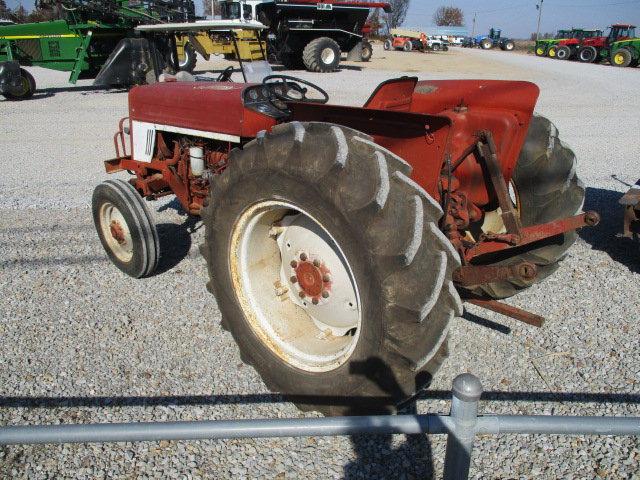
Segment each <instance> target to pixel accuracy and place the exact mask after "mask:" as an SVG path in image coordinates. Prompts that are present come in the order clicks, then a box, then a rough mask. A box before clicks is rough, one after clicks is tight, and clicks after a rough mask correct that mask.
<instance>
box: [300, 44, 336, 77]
mask: <svg viewBox="0 0 640 480" xmlns="http://www.w3.org/2000/svg"><path fill="white" fill-rule="evenodd" d="M341 55H342V52H341V50H340V45H338V42H336V41H335V40H334V39H332V38H329V37H320V38H316V39H315V40H311V41H310V42H309V43H308V44H307V46H306V47H304V51H303V52H302V61H303V62H304V66H305V67H307V70H309V71H310V72H319V73H328V72H335V71H336V70H337V69H338V66H339V65H340V57H341Z"/></svg>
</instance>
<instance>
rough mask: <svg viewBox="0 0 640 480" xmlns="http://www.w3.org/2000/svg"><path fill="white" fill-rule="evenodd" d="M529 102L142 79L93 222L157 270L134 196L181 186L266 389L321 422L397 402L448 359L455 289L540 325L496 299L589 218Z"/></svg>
mask: <svg viewBox="0 0 640 480" xmlns="http://www.w3.org/2000/svg"><path fill="white" fill-rule="evenodd" d="M253 70H254V71H255V70H256V69H255V68H253ZM538 95H539V89H538V87H537V86H536V85H534V84H532V83H528V82H516V81H494V80H462V81H457V80H445V81H418V79H417V78H410V77H402V78H396V79H391V80H388V81H385V82H384V83H382V84H381V85H379V86H378V87H377V88H376V89H375V91H374V92H373V93H372V95H371V97H370V98H369V100H368V101H367V102H366V103H365V104H364V105H363V106H362V107H360V108H354V107H345V106H340V105H331V104H329V103H328V100H329V96H328V95H327V94H326V93H325V92H324V90H322V89H321V88H320V87H319V86H316V85H313V84H312V83H310V82H308V81H306V80H302V79H299V78H295V77H289V76H285V75H268V76H266V77H264V79H263V81H262V82H261V83H246V84H240V83H230V82H218V83H216V82H200V81H187V82H172V83H158V84H154V85H146V86H142V87H134V88H133V89H132V90H131V91H130V93H129V117H128V118H124V119H122V120H121V122H120V126H119V129H118V131H117V133H116V135H115V143H116V154H117V156H116V158H114V159H112V160H108V161H106V162H105V167H106V171H107V173H116V172H121V173H125V172H130V174H132V176H131V177H130V178H129V179H128V180H126V181H124V180H120V179H116V180H109V181H106V182H104V183H102V184H101V185H99V186H98V187H97V188H96V189H95V191H94V194H93V200H92V208H93V217H94V221H95V225H96V228H97V232H98V235H99V237H100V240H101V242H102V244H103V246H104V248H105V250H106V252H107V254H108V256H109V257H110V259H111V260H112V261H113V263H114V264H115V265H116V266H117V267H118V268H120V269H121V270H122V271H123V272H125V273H127V274H129V275H131V276H133V277H143V276H148V275H151V274H152V273H153V270H154V268H155V267H156V265H157V262H158V258H159V255H161V253H162V252H160V247H159V243H158V235H157V233H156V229H155V227H154V223H153V220H152V215H151V213H150V211H149V208H148V206H147V205H148V203H147V202H146V201H145V200H155V199H157V198H160V197H163V196H166V195H175V196H176V197H177V199H178V201H179V202H180V204H181V205H182V207H183V208H184V210H185V211H186V212H188V213H190V214H192V215H196V216H200V217H201V218H202V221H203V224H204V231H205V242H204V244H203V245H202V246H201V252H202V254H203V256H204V258H205V259H206V263H207V266H208V271H209V280H208V283H207V289H208V290H209V291H210V292H211V293H213V294H214V295H215V297H216V300H217V304H218V307H219V309H220V311H221V313H222V322H223V326H224V328H225V329H227V330H229V331H230V332H231V334H232V335H233V337H234V338H235V340H236V342H237V344H238V346H239V349H240V354H241V356H242V358H243V360H244V361H245V362H247V363H248V364H251V365H252V366H253V367H254V368H255V369H256V370H257V371H258V372H259V373H260V375H261V376H262V378H263V379H264V381H265V383H266V385H267V386H268V387H269V388H270V389H272V390H275V391H278V392H282V393H284V394H289V395H292V396H293V398H292V401H294V402H295V403H297V404H298V405H299V406H300V407H301V408H303V409H307V410H318V411H321V412H324V413H325V414H344V413H347V412H354V411H357V410H369V409H379V408H382V407H384V408H387V407H389V408H393V406H395V405H397V404H398V403H399V402H403V401H405V400H406V399H408V398H409V397H411V396H412V395H414V394H415V393H416V392H417V391H419V390H420V389H422V388H423V387H425V386H426V385H428V383H429V381H430V379H431V376H432V375H433V374H434V373H435V371H436V370H437V369H438V367H439V366H440V364H441V363H442V361H443V359H444V358H445V356H446V353H447V347H446V345H447V334H448V331H449V325H450V323H451V321H452V319H453V318H454V317H455V316H459V315H461V314H462V312H463V304H462V300H461V299H465V300H467V301H470V302H474V303H476V304H480V305H483V306H486V307H488V308H492V309H495V310H498V311H502V312H507V313H511V314H512V315H514V316H515V317H517V318H522V319H523V320H527V319H531V314H528V312H523V311H521V310H518V309H515V308H513V307H508V306H507V305H504V304H502V303H500V302H498V301H497V299H503V298H506V297H510V296H512V295H515V294H517V293H518V292H520V291H522V290H524V289H526V288H527V287H529V286H530V285H532V284H534V283H536V282H539V281H542V280H543V279H545V278H546V277H548V276H549V275H551V274H552V273H553V272H554V271H555V270H556V269H557V268H558V264H559V262H560V260H561V259H562V258H563V257H564V256H565V255H566V253H567V250H568V249H569V247H570V246H571V245H572V244H573V242H574V241H575V239H576V233H575V230H576V229H578V228H581V227H585V226H588V225H595V224H596V223H597V222H598V216H597V214H595V213H593V212H589V213H583V212H582V211H581V209H582V205H583V201H584V194H585V190H584V187H583V185H582V183H581V182H580V180H579V179H578V177H577V176H576V173H575V156H574V154H573V152H572V151H571V150H570V149H569V148H568V147H567V146H566V145H565V144H564V143H563V142H561V141H560V140H559V139H558V131H557V129H556V128H555V127H554V126H553V124H552V123H551V122H550V121H549V120H547V119H546V118H544V117H541V116H537V115H534V113H533V112H534V107H535V105H536V101H537V98H538ZM175 293H177V294H179V292H175ZM203 315H207V313H206V312H203Z"/></svg>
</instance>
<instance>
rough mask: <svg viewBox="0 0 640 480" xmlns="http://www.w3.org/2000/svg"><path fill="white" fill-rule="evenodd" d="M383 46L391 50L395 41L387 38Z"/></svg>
mask: <svg viewBox="0 0 640 480" xmlns="http://www.w3.org/2000/svg"><path fill="white" fill-rule="evenodd" d="M382 48H384V49H385V50H391V49H392V48H393V42H392V41H391V40H385V41H384V45H383V46H382Z"/></svg>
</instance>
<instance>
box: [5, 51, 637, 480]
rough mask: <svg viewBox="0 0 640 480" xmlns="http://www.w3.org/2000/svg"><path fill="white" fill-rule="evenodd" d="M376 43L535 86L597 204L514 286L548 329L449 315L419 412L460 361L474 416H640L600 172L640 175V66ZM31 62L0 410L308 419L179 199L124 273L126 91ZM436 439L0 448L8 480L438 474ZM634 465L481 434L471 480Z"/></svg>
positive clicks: (26, 416)
mask: <svg viewBox="0 0 640 480" xmlns="http://www.w3.org/2000/svg"><path fill="white" fill-rule="evenodd" d="M376 55H379V56H384V55H386V56H394V57H393V58H394V61H400V62H406V65H407V67H406V70H407V71H409V72H410V74H413V75H418V76H420V77H421V78H424V79H430V78H476V77H483V78H499V79H521V80H530V81H533V82H535V83H537V84H538V85H539V86H540V88H541V90H542V94H541V97H540V102H539V105H538V111H539V112H540V113H541V114H544V115H546V116H548V117H550V118H551V119H552V120H553V121H554V122H555V123H556V124H557V126H558V127H559V129H560V132H561V137H562V138H563V139H564V141H566V142H567V143H569V144H570V145H572V146H573V148H574V150H575V151H576V154H577V156H578V159H579V165H578V172H579V175H580V176H581V178H582V179H583V181H584V182H585V183H586V185H587V187H588V188H587V201H586V203H587V205H586V208H589V209H597V210H598V211H600V213H601V214H602V215H603V222H602V224H601V226H600V227H598V228H597V229H595V230H590V231H585V232H582V233H581V235H580V239H579V240H578V242H577V244H576V245H575V246H574V247H573V248H572V249H571V250H570V255H569V257H568V258H567V260H566V261H565V262H564V263H563V264H562V267H561V268H560V270H559V271H558V272H557V274H556V275H554V276H553V277H552V278H551V279H549V280H548V281H546V282H544V283H543V284H541V285H538V286H535V287H533V288H531V289H529V290H528V291H527V292H525V293H523V294H521V295H519V296H517V297H516V298H513V299H512V300H510V303H512V304H514V305H517V306H521V307H524V308H527V309H530V310H532V311H535V312H538V313H540V314H542V315H545V316H546V317H547V318H548V322H547V324H546V325H545V326H544V328H542V329H539V330H538V329H534V328H532V327H528V326H525V325H522V324H519V323H517V322H514V321H511V320H509V319H507V318H504V317H501V316H499V315H495V314H493V313H491V312H488V311H484V310H481V309H479V308H476V307H473V306H469V308H468V311H467V313H466V314H465V317H464V318H458V319H456V320H455V322H454V324H453V326H452V329H451V341H450V351H451V356H450V357H449V359H448V360H447V361H446V362H445V364H444V366H443V368H442V369H441V371H440V374H439V376H438V377H437V378H436V381H435V383H434V385H433V389H434V390H435V393H433V394H427V396H426V397H425V398H423V399H421V400H419V401H418V402H417V410H418V412H445V411H448V401H447V400H446V398H447V395H446V390H448V389H449V388H450V385H451V381H452V379H453V378H454V377H455V376H456V375H457V374H458V373H461V372H465V371H469V372H473V373H474V374H476V375H478V376H479V377H480V378H481V379H482V382H483V384H484V387H485V390H487V391H490V392H492V393H490V394H489V395H488V396H487V399H486V400H485V401H483V402H482V404H481V411H482V412H485V413H489V412H495V413H513V414H517V413H521V414H533V413H539V414H551V413H553V414H569V415H640V408H639V404H640V357H639V352H640V348H639V347H640V322H638V320H639V316H640V315H639V308H638V307H639V304H640V248H639V247H638V245H637V244H636V245H633V244H631V243H630V242H626V241H623V240H622V239H620V238H616V236H615V234H616V232H619V231H620V230H621V222H622V212H621V210H620V207H619V206H618V205H617V200H618V198H619V197H620V195H621V192H623V191H625V190H626V188H627V187H625V186H624V185H623V184H622V183H620V182H618V181H616V180H614V179H612V177H611V176H612V175H617V176H618V178H620V179H621V180H622V181H626V182H628V183H633V182H635V181H636V180H637V178H638V177H640V168H639V164H638V155H639V154H640V139H639V137H638V132H640V111H639V107H640V81H639V79H640V70H638V69H615V68H612V67H608V66H598V65H582V64H578V63H567V62H559V61H553V60H550V59H541V58H536V57H530V56H525V55H517V54H507V53H504V52H501V51H496V52H494V51H491V52H485V51H480V50H463V49H457V50H454V51H452V52H449V53H447V54H440V55H422V54H418V53H415V54H405V53H402V52H389V53H383V52H381V51H378V50H376ZM400 56H402V57H400ZM398 59H400V60H398ZM405 59H406V60H405ZM380 61H382V60H380ZM355 65H360V64H355ZM375 65H376V64H375V63H374V64H371V65H366V66H365V70H364V71H358V68H359V67H355V66H347V67H348V68H345V69H344V70H343V71H341V72H339V73H335V74H328V75H317V74H309V73H302V72H296V73H295V74H296V75H298V76H300V77H304V78H307V79H311V80H313V81H315V82H317V83H319V84H320V85H321V86H323V87H324V88H326V90H328V91H329V93H330V94H331V95H332V100H333V101H334V102H335V103H344V104H350V105H358V104H361V103H363V102H364V100H365V99H366V98H367V97H368V95H369V94H370V92H371V91H372V90H373V88H374V87H375V85H377V84H378V83H379V82H381V81H383V80H385V79H387V78H390V77H392V76H397V75H401V74H403V73H402V72H391V71H385V70H379V69H376V68H375ZM360 66H361V65H360ZM432 66H433V68H432ZM483 66H484V68H483ZM32 71H33V73H34V75H35V77H36V79H37V81H38V85H39V87H40V91H39V93H38V94H37V95H36V96H35V97H34V99H33V100H31V101H28V102H23V103H12V102H6V101H1V100H0V112H1V116H0V131H1V132H2V137H1V138H2V140H1V142H2V155H1V156H0V168H1V171H2V175H0V292H1V293H2V295H1V297H0V352H1V353H0V424H34V423H35V424H41V423H82V422H116V421H118V422H126V421H151V420H162V421H164V420H191V419H231V418H256V417H269V418H275V417H299V416H302V414H301V413H299V412H298V411H297V409H296V408H295V407H294V406H293V405H292V404H290V403H287V402H283V401H282V399H281V398H280V397H279V396H277V395H273V394H270V393H269V392H268V391H267V390H266V388H265V386H264V385H263V384H262V382H261V380H260V378H259V377H258V376H257V374H256V373H255V372H254V371H253V369H251V368H250V367H246V366H243V364H242V363H241V361H240V357H239V354H238V351H237V349H236V347H235V344H234V342H233V340H232V339H231V336H230V335H229V334H227V333H225V332H223V331H222V329H221V327H220V322H219V320H220V318H219V317H220V313H219V311H218V309H217V306H216V302H215V300H214V298H213V297H212V296H211V295H209V294H208V293H207V292H206V290H205V281H206V278H207V277H206V270H205V265H204V261H203V260H202V259H201V258H200V256H199V254H197V248H196V247H197V245H198V243H200V241H201V239H202V231H201V230H200V229H198V227H199V224H195V231H193V226H194V225H192V223H190V222H189V220H188V219H187V217H186V216H185V215H184V214H183V213H182V212H181V211H179V210H178V207H177V203H176V202H170V201H165V202H162V203H157V204H155V205H153V206H154V207H155V212H154V213H155V218H156V221H157V223H158V225H159V227H158V228H159V232H160V238H161V243H162V248H163V258H162V260H161V262H162V263H161V269H160V273H158V275H156V276H154V277H152V278H148V279H144V280H133V279H131V278H129V277H126V276H125V275H124V274H122V273H120V271H119V270H117V269H116V268H115V267H113V266H112V265H111V264H110V263H109V262H108V261H107V259H106V257H105V254H104V252H103V251H102V248H101V246H100V243H99V241H98V238H97V235H96V234H95V232H94V228H93V223H92V219H91V211H90V199H91V192H92V190H93V188H94V186H95V185H96V184H98V183H99V182H100V181H102V180H103V179H105V177H106V175H105V174H104V171H103V167H102V161H103V160H105V159H108V158H111V157H113V156H114V152H113V143H112V135H113V133H114V131H115V129H116V126H117V121H118V119H119V118H120V117H122V116H125V115H126V113H127V107H126V101H127V97H126V93H124V92H104V91H99V90H94V89H92V88H91V87H89V84H90V82H89V81H81V82H80V83H79V85H78V86H75V87H72V86H69V85H67V84H66V74H60V73H57V72H51V71H46V70H42V69H38V68H34V69H32ZM540 400H545V401H544V402H542V401H540ZM443 454H444V438H442V437H435V436H434V437H429V438H422V437H411V438H407V437H404V436H393V437H370V438H308V439H282V440H241V441H202V442H159V443H141V444H113V445H71V446H25V447H22V446H18V447H10V448H0V477H1V478H30V479H31V478H86V479H94V478H224V479H231V478H233V479H240V478H275V479H294V478H304V479H315V478H318V479H320V478H323V479H324V478H354V479H355V478H363V479H371V478H407V479H409V478H418V477H420V476H424V475H425V474H428V473H429V472H430V471H432V469H435V472H440V471H441V468H442V461H443V456H444V455H443ZM639 463H640V439H638V438H614V437H563V436H519V437H514V436H511V437H509V436H505V437H500V438H497V437H483V438H481V439H479V442H478V446H477V449H476V451H475V457H474V461H473V466H472V477H473V478H510V479H511V478H533V477H536V478H544V479H546V478H549V479H552V478H566V479H569V478H608V479H609V478H640V467H639ZM400 472H404V473H400Z"/></svg>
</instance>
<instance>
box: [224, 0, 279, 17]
mask: <svg viewBox="0 0 640 480" xmlns="http://www.w3.org/2000/svg"><path fill="white" fill-rule="evenodd" d="M218 3H219V4H220V16H221V18H222V20H239V21H241V22H251V21H260V22H264V20H265V16H264V15H261V12H262V10H263V5H264V4H266V3H274V2H273V0H222V1H220V2H218Z"/></svg>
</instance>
